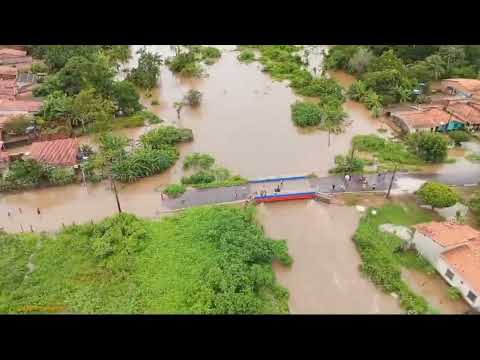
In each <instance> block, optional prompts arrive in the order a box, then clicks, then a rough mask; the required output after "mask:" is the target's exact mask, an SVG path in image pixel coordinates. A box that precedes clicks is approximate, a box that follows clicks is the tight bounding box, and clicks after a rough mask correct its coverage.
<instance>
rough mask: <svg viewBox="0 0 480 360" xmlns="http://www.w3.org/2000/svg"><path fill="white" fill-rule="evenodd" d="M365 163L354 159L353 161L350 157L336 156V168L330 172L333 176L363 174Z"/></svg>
mask: <svg viewBox="0 0 480 360" xmlns="http://www.w3.org/2000/svg"><path fill="white" fill-rule="evenodd" d="M364 166H365V162H364V161H363V160H362V159H359V158H356V157H354V158H353V160H351V157H350V156H343V155H337V156H335V167H334V168H333V169H331V170H330V171H329V172H330V173H333V174H354V173H363V168H364Z"/></svg>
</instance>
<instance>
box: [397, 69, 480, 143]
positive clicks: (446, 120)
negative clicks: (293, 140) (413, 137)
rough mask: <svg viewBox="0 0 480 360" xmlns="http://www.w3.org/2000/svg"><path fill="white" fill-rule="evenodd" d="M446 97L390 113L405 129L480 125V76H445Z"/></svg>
mask: <svg viewBox="0 0 480 360" xmlns="http://www.w3.org/2000/svg"><path fill="white" fill-rule="evenodd" d="M441 91H442V92H443V93H444V94H445V96H444V97H442V98H439V99H437V100H435V101H432V102H431V103H430V104H427V105H419V106H410V107H409V108H408V109H406V110H402V111H392V112H389V113H387V115H390V116H391V118H392V120H393V122H394V123H395V124H396V125H397V126H398V127H399V128H400V129H401V130H402V131H403V132H405V133H407V134H409V133H414V132H419V131H431V132H435V131H440V132H447V131H452V130H462V129H467V130H472V131H478V130H479V129H480V80H477V79H446V80H443V81H442V82H441Z"/></svg>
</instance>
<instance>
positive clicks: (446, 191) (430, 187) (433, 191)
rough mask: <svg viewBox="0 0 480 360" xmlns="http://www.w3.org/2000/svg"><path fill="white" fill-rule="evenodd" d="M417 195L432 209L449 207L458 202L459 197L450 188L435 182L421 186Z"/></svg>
mask: <svg viewBox="0 0 480 360" xmlns="http://www.w3.org/2000/svg"><path fill="white" fill-rule="evenodd" d="M417 195H418V196H419V197H420V198H421V199H422V200H423V201H424V202H425V203H427V204H428V205H430V206H431V207H432V209H434V208H444V207H449V206H452V205H455V204H456V203H457V202H458V201H459V200H460V197H459V195H458V194H457V193H456V192H455V191H454V190H453V189H452V188H451V187H449V186H448V185H445V184H441V183H437V182H427V183H425V184H423V185H422V186H421V187H420V189H419V190H418V191H417Z"/></svg>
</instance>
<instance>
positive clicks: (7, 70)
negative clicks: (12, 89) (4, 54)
mask: <svg viewBox="0 0 480 360" xmlns="http://www.w3.org/2000/svg"><path fill="white" fill-rule="evenodd" d="M17 75H18V69H17V68H14V67H11V66H3V65H0V80H16V79H17Z"/></svg>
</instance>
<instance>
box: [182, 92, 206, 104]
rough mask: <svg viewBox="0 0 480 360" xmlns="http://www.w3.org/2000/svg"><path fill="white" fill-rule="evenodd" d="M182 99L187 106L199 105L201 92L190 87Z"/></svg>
mask: <svg viewBox="0 0 480 360" xmlns="http://www.w3.org/2000/svg"><path fill="white" fill-rule="evenodd" d="M183 101H184V103H185V104H187V105H189V106H193V107H196V106H199V105H200V103H201V102H202V93H201V92H200V91H198V90H195V89H190V90H188V92H187V93H186V94H185V97H184V99H183Z"/></svg>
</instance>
